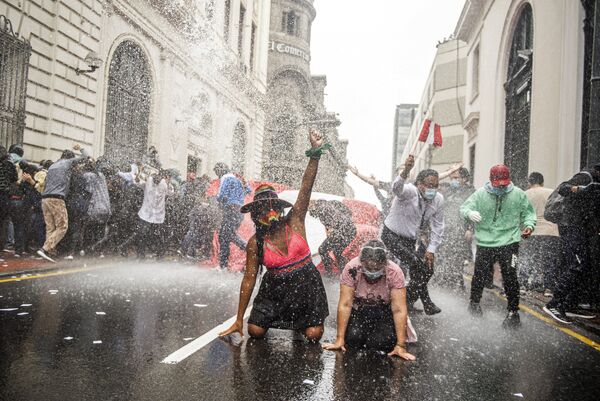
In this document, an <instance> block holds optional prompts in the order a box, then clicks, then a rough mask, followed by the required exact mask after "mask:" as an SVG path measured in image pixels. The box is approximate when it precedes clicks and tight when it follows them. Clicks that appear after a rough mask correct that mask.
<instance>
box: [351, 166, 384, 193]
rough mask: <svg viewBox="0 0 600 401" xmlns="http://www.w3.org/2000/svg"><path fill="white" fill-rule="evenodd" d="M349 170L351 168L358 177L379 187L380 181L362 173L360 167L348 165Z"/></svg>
mask: <svg viewBox="0 0 600 401" xmlns="http://www.w3.org/2000/svg"><path fill="white" fill-rule="evenodd" d="M348 170H350V171H351V172H352V174H354V175H355V176H357V177H358V178H360V179H361V180H362V181H364V182H366V183H367V184H369V185H372V186H373V187H375V188H378V187H379V181H378V180H377V179H376V178H375V177H373V176H371V177H367V176H366V175H362V174H361V173H360V172H359V171H358V169H357V168H356V167H353V166H348Z"/></svg>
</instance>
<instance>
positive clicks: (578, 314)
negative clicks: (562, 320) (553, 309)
mask: <svg viewBox="0 0 600 401" xmlns="http://www.w3.org/2000/svg"><path fill="white" fill-rule="evenodd" d="M565 315H567V316H568V317H575V318H579V319H595V318H596V315H593V314H591V313H589V312H586V311H578V310H572V311H566V312H565Z"/></svg>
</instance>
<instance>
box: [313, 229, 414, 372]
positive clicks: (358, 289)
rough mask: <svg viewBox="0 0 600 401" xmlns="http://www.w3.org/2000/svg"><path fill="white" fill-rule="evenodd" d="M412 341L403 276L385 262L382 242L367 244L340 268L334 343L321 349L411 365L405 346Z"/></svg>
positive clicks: (412, 333) (399, 271)
mask: <svg viewBox="0 0 600 401" xmlns="http://www.w3.org/2000/svg"><path fill="white" fill-rule="evenodd" d="M415 341H416V334H415V333H414V331H413V329H412V327H411V325H410V323H409V321H408V311H407V308H406V284H405V280H404V273H403V272H402V269H400V267H399V266H398V265H396V264H395V263H393V262H391V261H389V260H388V257H387V249H386V247H385V245H384V244H383V242H381V241H379V240H373V241H369V242H367V243H366V244H365V245H364V246H363V247H362V249H361V251H360V256H358V257H356V258H354V259H352V260H351V261H350V262H349V263H348V264H347V265H346V267H345V268H344V272H343V273H342V279H341V284H340V299H339V303H338V312H337V337H336V340H335V343H333V344H323V348H324V349H326V350H330V351H337V350H342V351H346V348H366V349H372V350H376V351H384V352H387V353H388V355H389V356H394V355H395V356H399V357H400V358H402V359H406V360H408V361H414V360H415V357H414V356H413V355H411V354H410V353H408V351H407V350H406V343H407V342H415Z"/></svg>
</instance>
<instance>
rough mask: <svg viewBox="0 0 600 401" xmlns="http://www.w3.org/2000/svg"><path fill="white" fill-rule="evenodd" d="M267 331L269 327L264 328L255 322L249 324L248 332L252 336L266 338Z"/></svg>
mask: <svg viewBox="0 0 600 401" xmlns="http://www.w3.org/2000/svg"><path fill="white" fill-rule="evenodd" d="M267 331H269V329H264V328H262V327H259V326H256V325H254V324H249V325H248V334H250V337H252V338H255V339H261V338H264V337H265V334H267Z"/></svg>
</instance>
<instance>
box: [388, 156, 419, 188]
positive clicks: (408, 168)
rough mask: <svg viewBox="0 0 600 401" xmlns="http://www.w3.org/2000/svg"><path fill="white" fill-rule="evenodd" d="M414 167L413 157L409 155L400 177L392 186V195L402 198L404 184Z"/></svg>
mask: <svg viewBox="0 0 600 401" xmlns="http://www.w3.org/2000/svg"><path fill="white" fill-rule="evenodd" d="M414 166H415V157H414V156H413V155H409V156H408V158H407V159H406V162H404V170H402V172H401V173H400V175H399V176H398V177H397V178H396V180H395V181H394V183H393V184H392V192H393V193H394V195H396V196H398V197H400V196H402V193H403V192H404V183H405V182H406V180H407V179H408V175H409V174H410V171H411V170H412V169H413V167H414Z"/></svg>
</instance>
